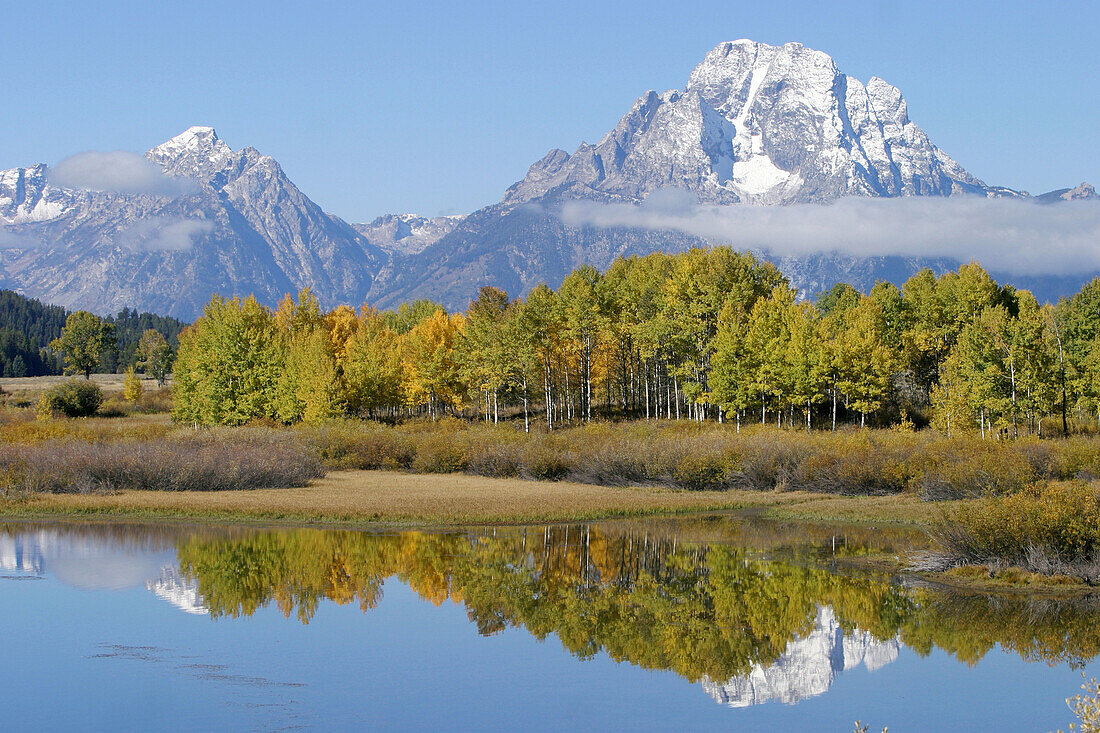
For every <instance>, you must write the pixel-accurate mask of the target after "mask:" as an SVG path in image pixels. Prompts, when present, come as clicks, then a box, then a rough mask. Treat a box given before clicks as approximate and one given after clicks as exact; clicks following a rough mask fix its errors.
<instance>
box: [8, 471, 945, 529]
mask: <svg viewBox="0 0 1100 733" xmlns="http://www.w3.org/2000/svg"><path fill="white" fill-rule="evenodd" d="M954 503H955V502H937V503H930V502H925V501H921V500H920V498H919V497H916V496H913V495H910V494H896V495H889V496H855V497H853V496H838V495H836V494H824V493H815V492H808V491H747V490H736V489H733V490H725V491H682V490H675V489H668V488H659V487H610V486H599V485H594V484H584V483H577V482H570V481H532V480H525V479H500V478H485V477H481V476H470V475H466V474H413V473H403V472H398V471H375V470H341V471H330V472H329V473H328V474H327V475H326V476H325V477H324V478H319V479H315V480H312V481H310V482H308V483H307V484H306V485H305V486H302V487H296V488H270V489H252V490H244V491H233V490H224V491H132V490H125V491H118V492H113V493H107V494H34V495H30V496H27V497H25V498H20V499H8V500H3V501H0V516H3V517H8V518H58V517H85V518H102V519H107V518H119V517H132V518H142V519H154V520H155V519H194V520H211V521H227V522H287V523H294V524H310V525H337V526H369V525H414V524H416V525H459V524H461V525H478V524H515V523H524V522H558V521H574V520H575V521H582V520H593V519H606V518H610V517H629V516H647V515H655V514H684V513H691V512H707V511H730V510H751V511H753V512H760V513H762V514H764V515H766V516H769V517H775V518H782V519H798V520H814V521H841V522H864V523H891V524H898V523H901V524H918V525H925V524H930V523H931V522H934V521H935V520H936V519H937V518H938V517H940V516H942V513H943V511H944V510H945V509H947V508H948V507H949V506H951V505H953V504H954Z"/></svg>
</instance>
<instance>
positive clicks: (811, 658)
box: [702, 606, 901, 708]
mask: <svg viewBox="0 0 1100 733" xmlns="http://www.w3.org/2000/svg"><path fill="white" fill-rule="evenodd" d="M900 648H901V645H900V643H899V642H898V640H897V639H889V640H887V641H878V640H877V639H875V638H874V637H873V636H872V635H871V634H869V633H867V632H866V631H860V630H859V629H855V630H853V631H850V632H846V631H845V630H844V629H843V627H841V625H840V622H839V621H838V620H837V618H836V614H835V613H834V612H833V610H832V609H831V608H829V607H827V606H825V607H822V608H819V609H818V612H817V619H816V620H815V624H814V628H813V630H812V631H811V632H810V633H809V634H807V635H806V636H804V637H802V638H800V639H795V640H794V641H792V642H790V643H789V644H787V649H786V650H785V651H784V652H783V654H782V655H781V656H780V657H779V659H777V660H775V662H773V663H772V664H770V665H768V666H767V667H765V666H762V665H759V664H757V665H755V666H754V667H753V668H752V671H750V672H749V673H748V674H746V675H744V676H742V677H734V678H733V679H730V680H727V681H725V682H720V681H715V680H712V679H710V678H709V677H708V678H704V679H703V680H702V685H703V690H704V691H705V692H706V693H707V694H708V695H710V696H711V697H712V698H714V701H715V702H717V703H720V704H722V705H727V706H729V707H732V708H743V707H749V706H750V705H760V704H761V703H765V702H782V703H784V704H786V705H793V704H794V703H797V702H799V701H801V700H805V699H806V698H809V697H815V696H817V695H821V694H823V693H825V692H827V691H828V689H829V687H830V686H831V685H832V684H833V680H835V679H836V678H837V676H838V675H839V674H840V673H841V672H844V671H847V670H850V669H855V668H857V667H859V666H863V667H865V668H866V669H867V670H868V671H870V672H874V671H875V670H876V669H879V668H880V667H882V666H884V665H887V664H889V663H891V662H893V661H894V660H896V659H897V658H898V653H899V651H900Z"/></svg>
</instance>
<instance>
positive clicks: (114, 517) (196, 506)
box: [0, 470, 1095, 596]
mask: <svg viewBox="0 0 1100 733" xmlns="http://www.w3.org/2000/svg"><path fill="white" fill-rule="evenodd" d="M959 503H960V502H925V501H922V500H921V499H919V498H918V497H915V496H912V495H910V494H891V495H884V496H868V495H859V496H841V495H837V494H826V493H815V492H805V491H750V490H728V491H685V490H682V489H667V488H654V487H607V486H600V485H595V484H580V483H571V482H554V481H531V480H525V479H500V478H484V477H480V476H471V475H468V474H454V473H451V474H416V473H405V472H397V471H380V470H343V471H332V472H330V473H329V474H328V475H327V476H325V477H324V478H321V479H316V480H314V481H311V482H310V483H309V484H308V485H307V486H305V487H300V488H287V489H251V490H240V491H178V492H172V491H120V492H118V493H114V494H40V495H36V496H32V497H27V498H23V499H6V500H0V522H28V523H30V522H65V523H70V522H71V523H74V524H101V523H104V524H105V523H112V522H124V523H131V522H132V523H154V524H164V525H169V526H171V525H177V526H179V525H211V524H219V525H227V526H236V527H250V528H257V529H262V528H272V529H277V528H278V529H281V528H307V529H332V530H337V529H340V530H359V531H380V532H385V531H387V530H392V531H402V530H411V529H422V530H425V531H444V530H459V529H464V528H465V529H470V528H475V527H504V526H512V527H516V526H523V525H532V524H539V525H546V524H571V523H581V522H593V521H611V520H630V519H639V520H644V519H661V518H669V519H675V518H691V517H696V516H707V515H731V516H738V517H741V518H746V519H751V518H753V517H759V518H762V519H765V520H769V521H779V522H793V523H798V524H806V525H813V524H844V525H850V526H861V525H862V526H865V527H867V528H868V529H870V530H874V529H875V528H876V526H878V527H881V528H883V529H887V528H898V529H901V528H908V529H912V530H920V529H923V528H926V527H929V526H931V524H932V523H933V522H934V521H935V520H936V519H937V518H938V517H940V516H943V514H944V512H946V511H947V510H948V509H949V508H950V507H951V506H952V505H957V504H959ZM843 564H845V565H848V566H850V567H857V568H860V569H861V570H863V571H868V570H871V569H873V570H875V571H881V572H887V573H890V574H893V575H897V576H899V577H900V576H905V577H909V578H914V579H919V581H920V582H921V583H927V584H928V585H930V586H933V587H939V588H942V589H945V590H951V591H953V592H963V593H968V592H976V593H1004V592H1008V593H1020V594H1028V595H1035V596H1051V595H1063V594H1064V595H1070V596H1074V595H1079V594H1082V593H1089V594H1091V593H1094V592H1095V589H1094V588H1090V587H1089V586H1087V585H1085V584H1083V583H1072V584H1067V583H1066V582H1065V580H1064V579H1059V578H1058V577H1050V578H1046V577H1045V576H1036V575H1034V574H1030V573H1029V574H1026V577H1023V578H1020V579H1019V580H1018V581H1016V582H1013V581H1011V580H1008V579H1007V578H1005V577H1003V573H997V574H996V575H992V574H991V575H990V576H989V577H988V578H986V577H983V576H984V571H981V569H980V568H976V569H974V570H972V571H969V572H965V574H961V573H960V572H959V571H957V570H956V571H945V572H913V571H911V570H908V569H907V568H906V566H905V563H904V562H903V560H902V557H900V556H889V557H887V556H886V555H875V556H872V557H866V558H862V559H860V560H854V559H850V560H848V561H845V562H844V563H843ZM968 567H973V566H968Z"/></svg>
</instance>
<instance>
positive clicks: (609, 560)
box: [179, 526, 1100, 680]
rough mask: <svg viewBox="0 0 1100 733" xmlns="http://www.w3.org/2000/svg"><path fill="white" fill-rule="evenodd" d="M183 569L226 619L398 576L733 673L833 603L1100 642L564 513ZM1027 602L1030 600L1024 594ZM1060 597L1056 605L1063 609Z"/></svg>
mask: <svg viewBox="0 0 1100 733" xmlns="http://www.w3.org/2000/svg"><path fill="white" fill-rule="evenodd" d="M179 558H180V565H181V570H182V571H183V572H184V573H186V574H188V575H190V576H192V577H194V578H195V579H196V580H197V581H198V585H199V592H200V593H201V595H202V597H203V600H204V602H205V604H206V606H207V607H208V608H209V609H210V612H211V614H212V615H214V616H239V615H248V614H251V613H253V612H254V611H255V610H256V609H257V608H260V607H262V606H264V605H266V604H268V603H271V602H274V603H275V604H276V605H277V606H278V608H279V609H280V610H281V611H282V612H283V613H284V614H286V615H287V616H289V615H291V614H292V613H293V614H296V615H297V617H298V618H299V619H301V620H302V622H308V621H309V620H310V618H311V617H312V616H313V614H314V612H315V611H316V609H317V606H318V604H319V602H320V601H321V599H325V598H327V599H329V600H331V601H334V602H336V603H341V604H346V603H352V602H357V603H358V604H359V605H360V607H361V608H362V609H364V610H368V609H370V608H372V607H373V606H374V605H375V604H376V603H377V602H378V600H379V598H380V596H381V593H382V583H383V581H384V580H385V579H386V578H390V577H396V578H398V579H400V580H401V581H402V582H403V583H406V584H407V585H408V586H409V587H410V588H412V589H413V590H414V591H416V592H417V593H418V594H419V595H420V596H421V597H423V598H425V599H428V600H431V601H432V602H434V603H436V604H440V603H442V602H444V601H445V600H448V599H449V600H451V601H453V602H456V603H461V604H463V605H464V606H465V607H466V609H467V613H468V615H469V617H470V619H471V621H473V622H474V623H475V624H476V625H477V627H478V630H479V631H480V632H481V633H483V634H490V633H493V632H495V631H498V630H500V629H503V628H506V627H509V626H521V627H524V628H526V629H527V630H528V631H529V632H530V633H531V634H533V635H535V636H536V637H538V638H540V639H541V638H545V637H546V636H548V635H549V634H556V635H557V636H558V638H559V639H560V640H561V641H562V643H563V644H564V645H565V647H566V648H567V649H569V650H570V651H571V652H572V653H574V654H576V655H578V656H581V657H587V656H591V655H593V654H596V653H597V652H599V651H601V650H603V651H606V652H607V653H608V654H609V655H610V656H611V657H612V658H614V659H617V660H625V661H630V662H632V663H634V664H637V665H640V666H643V667H647V668H652V669H670V670H674V671H676V672H677V673H679V674H680V675H682V676H684V677H686V678H688V679H691V680H695V679H698V678H700V677H702V676H703V675H706V676H709V677H710V678H712V679H728V678H730V677H734V676H737V675H741V674H744V673H746V672H747V671H748V670H749V669H750V668H751V667H752V665H753V664H765V665H766V664H769V663H771V662H772V661H774V660H775V659H777V658H778V657H779V656H780V655H781V654H782V653H783V651H784V650H785V649H786V648H787V645H788V643H789V642H790V641H791V640H792V639H794V638H797V637H800V636H803V635H805V634H807V633H809V632H810V631H811V630H812V629H813V627H814V622H815V618H816V615H817V610H818V608H819V607H821V606H830V607H831V608H832V609H833V610H834V612H835V613H836V615H837V618H838V619H839V621H840V623H841V625H842V627H844V628H845V629H846V630H852V629H854V628H855V627H858V628H860V629H861V630H863V631H867V632H870V633H871V634H872V635H874V636H875V637H876V638H878V639H889V638H893V637H895V636H897V635H898V634H901V636H902V639H903V641H905V643H907V644H909V645H910V646H913V647H914V648H915V649H917V650H918V651H920V652H922V653H926V652H927V651H929V650H930V649H931V648H932V647H933V646H937V647H941V648H943V649H946V650H948V651H950V652H951V653H953V654H955V655H956V656H958V657H959V658H961V659H963V660H965V661H973V660H976V659H978V658H980V657H981V656H982V655H984V654H985V652H986V651H988V649H989V648H990V647H991V646H992V645H994V644H996V643H1001V644H1003V645H1004V646H1006V647H1007V648H1010V649H1014V650H1016V651H1018V652H1019V653H1020V654H1021V655H1022V656H1024V657H1026V658H1045V659H1053V660H1061V659H1085V658H1090V657H1092V656H1095V655H1096V654H1097V653H1098V651H1100V648H1098V646H1097V644H1098V643H1100V631H1098V630H1097V628H1096V624H1095V621H1096V615H1095V613H1094V610H1093V608H1092V607H1091V606H1088V605H1087V604H1086V605H1082V604H1081V603H1077V604H1060V605H1059V604H1053V605H1051V606H1050V608H1049V609H1048V611H1047V612H1046V613H1038V614H1037V613H1036V608H1037V607H1036V606H1035V605H1030V606H1028V605H1027V604H1026V602H1023V601H1019V600H1016V601H1011V600H1004V599H1000V600H997V599H993V600H990V599H988V598H983V597H972V598H967V599H964V600H959V599H957V598H954V597H947V596H943V595H940V594H935V593H932V592H930V591H916V592H909V591H906V590H904V589H902V588H901V587H899V586H896V585H891V584H888V583H883V582H880V581H876V580H872V579H869V578H861V577H846V576H841V575H837V574H833V573H830V572H827V571H825V570H822V569H820V568H815V567H805V566H802V565H799V564H791V563H784V562H776V561H768V560H762V559H758V558H757V556H755V555H753V554H750V553H749V552H746V551H745V550H743V549H739V548H737V547H733V546H727V545H707V544H703V543H690V544H678V543H677V541H676V540H675V539H671V538H669V537H667V536H660V535H649V534H631V533H621V534H613V533H610V532H607V531H601V530H600V529H598V528H589V527H567V526H556V527H547V528H540V529H528V530H519V531H500V532H490V533H488V534H485V535H480V536H462V535H446V534H429V533H419V532H404V533H400V534H392V535H372V534H365V533H357V532H331V531H329V532H323V531H317V530H287V531H271V532H258V533H253V534H248V535H244V536H238V537H235V538H230V539H213V538H209V537H205V538H193V539H186V540H183V541H182V542H181V544H180V547H179ZM1021 604H1023V605H1021ZM1051 609H1054V610H1051Z"/></svg>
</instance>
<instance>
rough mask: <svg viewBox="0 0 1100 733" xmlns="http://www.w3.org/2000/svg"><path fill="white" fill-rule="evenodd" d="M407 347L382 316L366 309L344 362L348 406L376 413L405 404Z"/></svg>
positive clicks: (349, 343)
mask: <svg viewBox="0 0 1100 733" xmlns="http://www.w3.org/2000/svg"><path fill="white" fill-rule="evenodd" d="M403 350H404V345H403V343H402V337H401V336H399V335H398V334H397V332H396V331H394V330H392V329H391V328H389V327H388V326H387V325H386V320H385V319H384V318H383V316H382V315H381V314H379V313H378V312H377V311H373V310H365V311H364V313H363V315H362V317H361V318H360V321H359V326H358V327H357V329H356V331H355V333H354V335H352V336H351V338H350V339H348V342H347V347H346V356H345V359H344V361H343V373H344V382H345V384H346V388H347V403H348V406H349V407H350V408H351V409H352V410H355V411H357V412H361V411H365V412H366V413H367V414H374V413H376V412H377V411H379V410H383V409H386V408H393V407H396V406H398V405H400V404H401V402H402V382H403V371H402V369H403V367H402V355H403Z"/></svg>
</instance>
